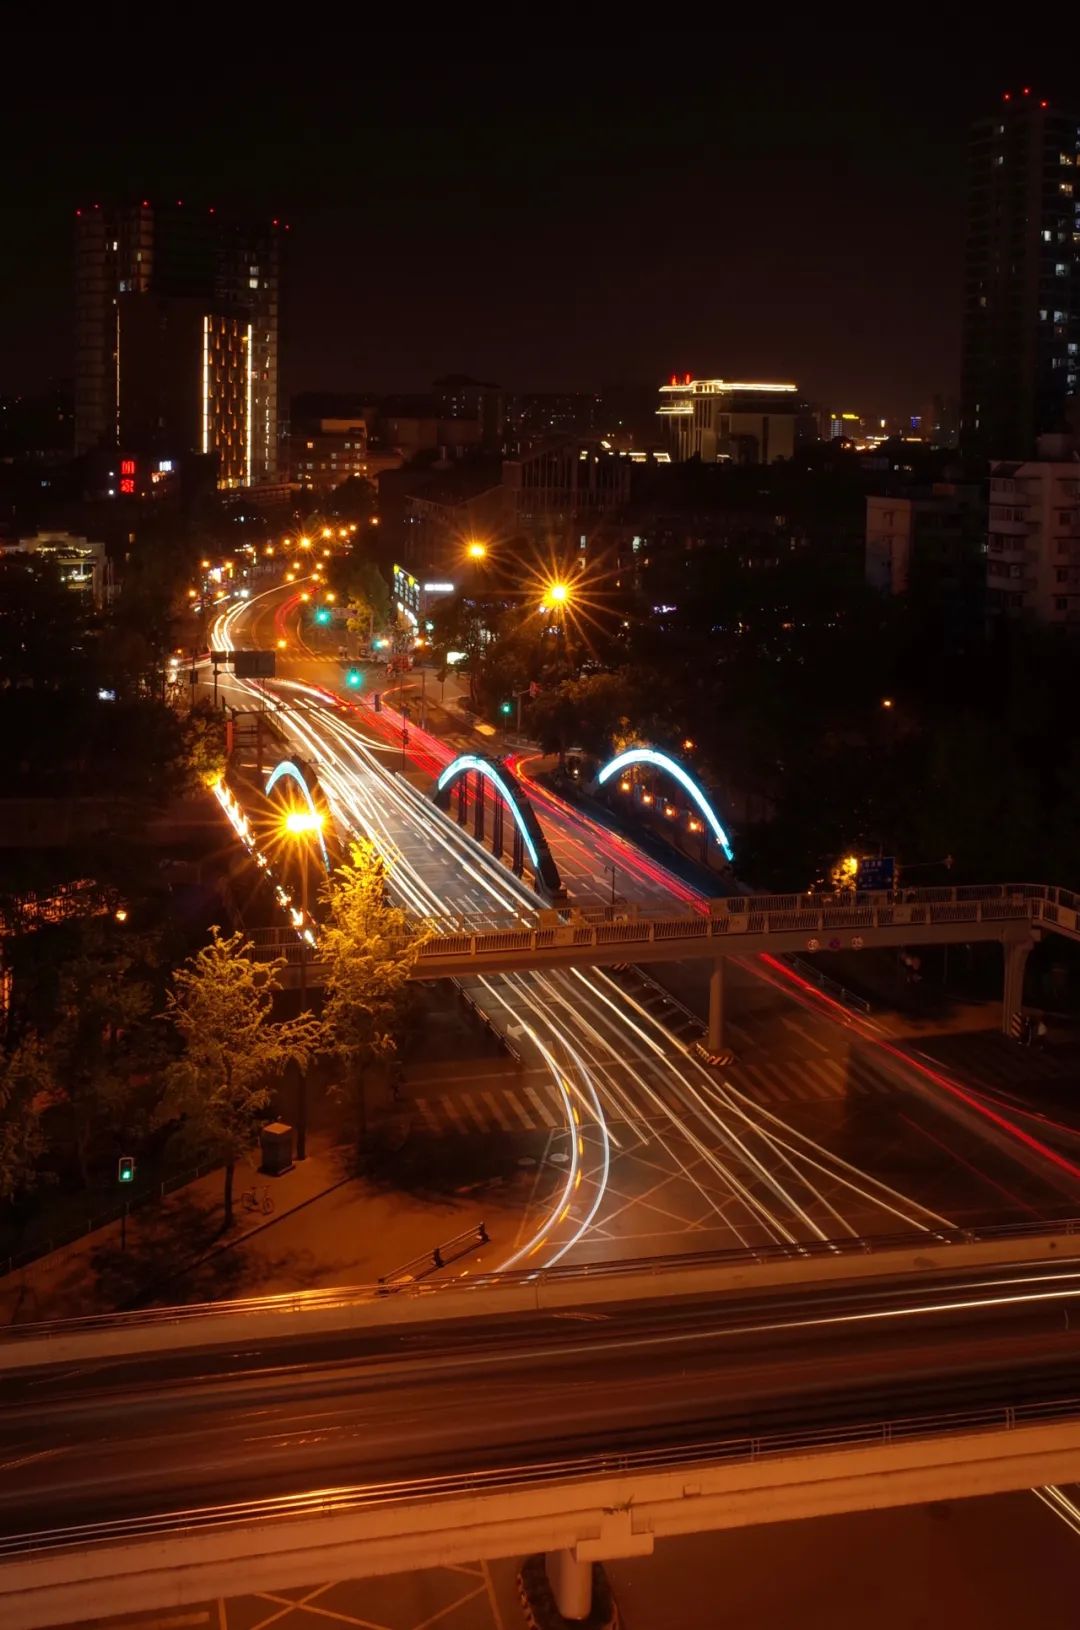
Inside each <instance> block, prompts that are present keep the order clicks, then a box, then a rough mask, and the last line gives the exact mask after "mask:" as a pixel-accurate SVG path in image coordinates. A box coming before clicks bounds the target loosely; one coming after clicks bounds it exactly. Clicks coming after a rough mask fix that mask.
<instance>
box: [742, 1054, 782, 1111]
mask: <svg viewBox="0 0 1080 1630" xmlns="http://www.w3.org/2000/svg"><path fill="white" fill-rule="evenodd" d="M739 1068H740V1069H741V1070H742V1072H743V1074H744V1075H747V1076H749V1078H750V1085H751V1086H752V1087H753V1088H754V1090H755V1092H757V1093H759V1094H760V1095H761V1097H762V1098H764V1100H765V1102H766V1103H767V1104H776V1103H783V1099H782V1098H781V1097H780V1096H779V1095H778V1093H777V1090H776V1086H775V1084H774V1083H773V1082H771V1081H767V1080H766V1079H765V1078H764V1076H763V1075H762V1072H761V1070H760V1069H758V1067H757V1065H756V1064H740V1066H739Z"/></svg>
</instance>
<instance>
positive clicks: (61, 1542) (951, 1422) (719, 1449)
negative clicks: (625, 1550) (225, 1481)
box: [0, 1376, 1080, 1622]
mask: <svg viewBox="0 0 1080 1630" xmlns="http://www.w3.org/2000/svg"><path fill="white" fill-rule="evenodd" d="M969 1384H970V1383H969V1380H968V1378H967V1377H966V1376H965V1377H962V1378H960V1380H959V1381H957V1382H954V1383H953V1388H954V1391H962V1389H963V1388H964V1387H966V1386H968V1385H969ZM899 1401H901V1400H898V1402H899ZM1078 1417H1080V1398H1078V1397H1076V1396H1074V1395H1066V1396H1064V1397H1056V1398H1044V1399H1037V1400H1032V1401H1031V1402H1018V1403H1015V1404H991V1405H984V1406H983V1407H982V1408H976V1409H973V1408H968V1409H952V1410H944V1409H943V1410H940V1411H938V1412H936V1413H934V1414H918V1415H907V1414H895V1415H890V1416H885V1417H880V1416H879V1417H878V1418H876V1419H874V1420H868V1421H853V1422H852V1423H851V1424H850V1425H845V1424H842V1423H840V1422H835V1423H830V1424H826V1425H821V1426H812V1427H803V1428H794V1429H793V1428H790V1427H789V1428H787V1429H783V1430H776V1429H773V1430H772V1431H764V1432H761V1433H759V1434H756V1435H752V1434H749V1433H745V1432H744V1433H740V1434H738V1435H729V1436H724V1437H709V1438H701V1439H698V1440H697V1441H696V1442H691V1443H670V1444H666V1445H663V1446H660V1447H657V1448H649V1449H627V1450H623V1451H617V1450H609V1449H604V1448H597V1449H594V1450H593V1451H592V1452H590V1453H579V1454H576V1455H563V1456H560V1457H559V1458H557V1459H552V1460H531V1461H525V1462H523V1463H521V1464H519V1465H509V1466H496V1467H486V1466H485V1467H482V1468H476V1469H470V1470H465V1471H453V1472H441V1473H428V1474H426V1475H423V1476H419V1477H410V1478H399V1479H396V1480H394V1481H392V1482H390V1481H386V1482H381V1483H373V1482H367V1483H360V1484H353V1485H351V1486H349V1485H346V1486H344V1487H337V1488H334V1489H329V1490H328V1489H321V1488H320V1489H315V1490H312V1491H310V1492H304V1493H299V1494H271V1495H269V1496H261V1497H260V1498H258V1499H256V1500H241V1501H234V1502H231V1503H230V1504H228V1505H206V1506H202V1507H195V1508H192V1509H188V1510H185V1511H183V1512H176V1511H155V1512H149V1513H147V1514H145V1515H142V1516H133V1517H112V1518H104V1519H98V1520H96V1521H89V1522H81V1523H71V1524H69V1525H68V1526H66V1527H60V1528H49V1529H39V1530H38V1531H36V1532H30V1533H22V1534H12V1535H9V1536H4V1537H3V1538H0V1560H4V1561H11V1560H14V1559H17V1558H27V1557H29V1556H34V1555H41V1554H42V1553H47V1552H51V1551H59V1550H64V1549H68V1548H70V1547H73V1546H75V1547H85V1546H89V1545H93V1546H100V1545H106V1544H109V1543H112V1544H118V1543H120V1542H123V1541H126V1540H140V1539H141V1540H146V1539H149V1538H151V1537H154V1536H160V1535H168V1534H172V1533H175V1532H176V1530H177V1529H178V1528H183V1530H184V1531H185V1532H187V1533H196V1532H199V1531H201V1530H207V1529H214V1528H218V1527H223V1526H225V1525H228V1524H234V1525H235V1524H238V1523H243V1522H259V1523H260V1524H261V1523H266V1522H273V1521H275V1520H280V1519H282V1518H293V1519H296V1518H298V1517H304V1516H312V1515H317V1516H319V1517H320V1518H324V1519H325V1518H327V1517H329V1516H332V1515H341V1514H344V1513H346V1512H356V1511H360V1510H364V1509H371V1508H377V1507H381V1506H390V1505H393V1506H399V1507H400V1506H402V1505H403V1504H406V1503H407V1504H408V1506H410V1507H411V1506H415V1505H417V1504H420V1503H425V1504H426V1503H428V1502H440V1501H448V1500H451V1499H452V1498H453V1497H454V1496H455V1495H457V1496H466V1497H467V1498H468V1499H469V1500H470V1501H475V1500H477V1499H479V1498H480V1497H482V1496H484V1495H491V1494H502V1495H503V1497H504V1498H506V1497H507V1496H508V1495H510V1494H511V1493H512V1492H514V1491H519V1490H525V1489H529V1488H533V1489H535V1488H537V1487H541V1486H544V1485H547V1486H551V1485H554V1484H563V1483H569V1482H574V1483H578V1482H581V1481H582V1480H589V1479H595V1478H602V1477H616V1476H617V1477H622V1478H626V1477H630V1476H635V1475H636V1476H641V1477H646V1476H649V1475H650V1474H653V1475H656V1474H659V1473H662V1472H666V1471H675V1470H678V1469H682V1468H690V1467H695V1466H696V1467H701V1468H706V1467H709V1466H718V1465H730V1464H733V1463H738V1462H740V1461H742V1462H748V1463H750V1464H756V1463H758V1462H761V1461H763V1460H776V1459H780V1458H781V1457H784V1456H806V1455H810V1454H814V1453H828V1452H829V1451H833V1452H837V1453H840V1452H842V1451H843V1450H845V1449H860V1448H867V1447H881V1448H887V1447H888V1446H889V1445H892V1444H895V1443H914V1442H917V1441H918V1440H920V1439H923V1440H925V1439H931V1438H941V1437H949V1438H955V1437H963V1436H966V1435H968V1434H971V1433H976V1432H987V1431H991V1432H1016V1431H1023V1430H1024V1429H1025V1428H1031V1427H1037V1426H1049V1425H1061V1426H1064V1423H1066V1422H1069V1421H1076V1420H1077V1418H1078ZM666 1497H667V1498H669V1499H670V1495H668V1496H666ZM472 1520H473V1521H475V1515H474V1516H473V1519H472ZM174 1622H175V1621H174Z"/></svg>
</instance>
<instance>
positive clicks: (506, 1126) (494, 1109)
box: [480, 1092, 513, 1132]
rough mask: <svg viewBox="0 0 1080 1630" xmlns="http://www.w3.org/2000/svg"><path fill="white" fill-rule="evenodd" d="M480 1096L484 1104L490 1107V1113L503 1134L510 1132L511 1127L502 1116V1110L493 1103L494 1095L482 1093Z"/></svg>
mask: <svg viewBox="0 0 1080 1630" xmlns="http://www.w3.org/2000/svg"><path fill="white" fill-rule="evenodd" d="M480 1096H481V1098H482V1099H483V1100H484V1102H485V1104H489V1105H490V1107H491V1113H492V1114H493V1115H494V1117H495V1119H496V1120H497V1121H498V1123H499V1125H500V1126H501V1127H502V1129H503V1131H504V1132H512V1131H513V1127H512V1126H511V1125H510V1122H509V1121H508V1120H507V1118H506V1116H505V1115H504V1114H503V1112H502V1109H501V1108H500V1107H499V1105H498V1104H497V1103H496V1102H495V1098H494V1095H493V1094H492V1093H490V1092H482V1093H481V1094H480Z"/></svg>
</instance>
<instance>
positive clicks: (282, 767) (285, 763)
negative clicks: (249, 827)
mask: <svg viewBox="0 0 1080 1630" xmlns="http://www.w3.org/2000/svg"><path fill="white" fill-rule="evenodd" d="M284 780H289V781H295V782H296V784H297V786H298V787H299V788H300V791H301V792H302V793H303V795H304V798H305V800H306V802H307V807H308V809H309V810H310V811H311V813H312V814H313V815H318V814H320V813H321V812H320V811H319V810H318V809H316V807H315V800H314V798H313V797H312V796H311V788H310V787H309V786H308V784H307V781H306V779H305V777H304V772H303V771H302V770H301V769H300V767H299V765H296V764H294V763H293V761H292V759H291V758H283V759H282V760H281V762H280V763H278V764H275V765H274V768H273V769H272V770H271V772H270V779H269V781H267V783H266V789H265V790H266V795H267V797H269V796H270V794H271V793H272V792H273V790H274V788H275V787H276V786H277V784H278V782H279V781H284ZM319 848H320V849H321V850H322V857H323V865H324V866H325V867H326V869H327V871H329V870H330V856H329V854H328V852H327V848H326V839H325V838H324V837H323V835H322V828H321V827H320V828H319Z"/></svg>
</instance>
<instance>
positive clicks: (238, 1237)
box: [119, 1172, 354, 1313]
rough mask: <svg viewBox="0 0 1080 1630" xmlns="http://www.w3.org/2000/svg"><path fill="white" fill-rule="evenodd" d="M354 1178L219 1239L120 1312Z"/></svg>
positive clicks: (348, 1175)
mask: <svg viewBox="0 0 1080 1630" xmlns="http://www.w3.org/2000/svg"><path fill="white" fill-rule="evenodd" d="M353 1181H354V1174H353V1173H352V1172H348V1173H346V1175H345V1176H344V1177H339V1178H337V1179H336V1180H335V1181H334V1182H333V1183H328V1184H327V1185H326V1187H325V1188H321V1189H318V1190H316V1192H315V1193H314V1194H308V1195H306V1196H305V1198H304V1199H303V1200H298V1201H297V1202H296V1204H295V1205H292V1206H289V1207H288V1208H287V1209H286V1210H283V1211H275V1212H274V1215H273V1216H272V1217H267V1218H266V1219H265V1221H262V1222H257V1223H255V1224H254V1226H253V1227H251V1228H245V1229H244V1230H243V1232H242V1233H238V1234H233V1235H232V1236H231V1237H230V1238H229V1239H221V1240H218V1241H217V1242H216V1243H215V1244H214V1245H211V1246H210V1247H209V1249H208V1250H206V1251H203V1252H202V1253H201V1255H199V1256H193V1257H190V1258H189V1259H188V1260H187V1261H186V1262H183V1263H180V1264H179V1265H178V1266H177V1267H175V1268H172V1269H170V1271H169V1272H168V1273H167V1274H165V1275H164V1276H163V1277H162V1278H160V1279H156V1280H153V1281H152V1282H151V1284H150V1285H148V1286H145V1287H144V1288H143V1289H142V1290H140V1291H138V1292H137V1293H136V1294H135V1295H134V1296H132V1297H130V1298H129V1299H128V1300H127V1301H125V1302H123V1303H122V1304H121V1306H120V1308H119V1311H120V1312H121V1313H126V1312H127V1311H128V1310H129V1309H135V1308H137V1307H138V1306H139V1303H140V1302H141V1301H142V1299H143V1298H144V1297H145V1296H148V1295H150V1294H151V1293H152V1292H153V1291H155V1290H157V1289H159V1288H160V1287H161V1286H163V1285H168V1284H170V1283H171V1282H172V1281H173V1280H174V1279H178V1278H179V1277H180V1275H181V1274H185V1273H190V1272H191V1270H192V1268H198V1267H201V1266H202V1264H203V1263H204V1262H212V1261H213V1259H214V1258H215V1257H218V1256H223V1255H224V1254H225V1252H226V1251H232V1250H234V1249H235V1248H236V1246H238V1245H243V1244H244V1242H245V1241H246V1240H249V1239H254V1237H255V1235H256V1234H263V1233H265V1232H266V1230H267V1229H268V1228H273V1226H274V1224H275V1223H279V1222H283V1221H284V1219H285V1218H286V1217H293V1216H295V1215H296V1213H297V1212H298V1211H303V1210H304V1208H305V1206H309V1205H313V1204H314V1203H315V1201H316V1200H324V1199H325V1198H326V1196H327V1195H328V1194H333V1192H334V1190H335V1189H340V1188H344V1186H345V1184H346V1183H351V1182H353Z"/></svg>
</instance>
